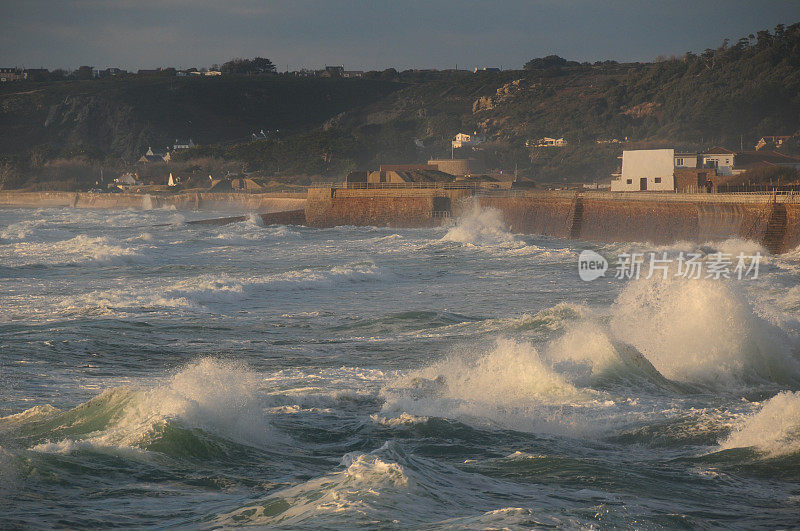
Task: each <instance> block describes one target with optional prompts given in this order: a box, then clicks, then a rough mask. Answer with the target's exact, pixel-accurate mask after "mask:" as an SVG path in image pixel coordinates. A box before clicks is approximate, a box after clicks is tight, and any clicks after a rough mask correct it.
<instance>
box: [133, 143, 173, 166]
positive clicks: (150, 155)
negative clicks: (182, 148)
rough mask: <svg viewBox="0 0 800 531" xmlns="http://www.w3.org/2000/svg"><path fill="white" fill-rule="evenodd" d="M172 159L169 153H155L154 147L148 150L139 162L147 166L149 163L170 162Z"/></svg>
mask: <svg viewBox="0 0 800 531" xmlns="http://www.w3.org/2000/svg"><path fill="white" fill-rule="evenodd" d="M171 158H172V157H171V156H170V154H169V151H166V152H164V153H156V152H154V151H153V148H152V147H148V148H147V153H145V154H144V155H142V156H141V158H140V159H139V162H141V163H142V164H147V163H149V162H169V161H170V159H171Z"/></svg>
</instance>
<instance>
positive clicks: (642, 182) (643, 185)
mask: <svg viewBox="0 0 800 531" xmlns="http://www.w3.org/2000/svg"><path fill="white" fill-rule="evenodd" d="M639 190H647V177H642V178H641V179H639Z"/></svg>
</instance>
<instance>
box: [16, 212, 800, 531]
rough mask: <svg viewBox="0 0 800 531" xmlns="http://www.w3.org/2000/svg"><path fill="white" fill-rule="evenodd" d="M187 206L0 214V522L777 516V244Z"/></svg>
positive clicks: (789, 405)
mask: <svg viewBox="0 0 800 531" xmlns="http://www.w3.org/2000/svg"><path fill="white" fill-rule="evenodd" d="M204 217H206V218H207V217H213V215H209V214H208V213H205V214H202V213H182V212H175V211H166V210H150V211H118V212H111V211H89V210H74V209H41V210H34V209H28V210H23V209H2V210H0V527H2V528H18V527H19V528H29V527H34V528H44V527H70V528H87V527H100V528H106V527H111V526H124V527H151V526H155V527H192V528H198V527H199V528H215V527H236V526H262V527H286V528H297V527H308V528H312V527H313V528H327V529H340V528H352V527H357V526H368V527H390V528H391V527H397V528H426V529H431V528H433V529H439V528H457V529H463V528H474V529H484V528H510V529H516V528H540V527H563V528H606V527H615V526H617V527H624V528H639V529H658V528H675V527H686V528H697V527H699V528H718V527H732V528H754V527H766V528H789V527H796V526H798V525H800V282H798V281H799V280H800V250H798V251H792V252H789V253H787V254H784V255H781V256H777V257H775V256H770V255H769V254H768V253H766V251H765V250H763V249H761V248H760V247H759V246H758V244H756V243H753V242H748V241H741V240H728V241H723V242H716V243H707V244H704V245H696V244H690V243H677V244H674V245H671V246H668V247H663V246H662V247H658V246H653V245H650V244H648V243H647V242H639V243H625V244H621V243H620V244H593V243H586V242H576V241H566V240H558V239H552V238H543V237H537V236H529V235H518V234H513V233H511V232H509V231H508V230H506V228H505V226H504V224H503V220H502V216H501V215H500V214H499V213H498V212H496V211H492V210H477V209H475V210H473V211H472V212H471V213H469V214H468V215H466V216H465V217H464V218H462V219H458V220H453V221H452V222H450V223H448V224H446V225H444V226H442V227H438V228H426V229H396V228H370V227H337V228H331V229H311V228H303V227H291V226H262V225H260V224H259V223H258V221H259V220H260V218H258V217H253V218H252V220H250V221H247V222H243V223H237V224H232V225H227V226H219V227H218V226H204V225H186V224H185V222H186V221H188V220H195V219H201V218H204ZM586 249H591V250H594V251H596V252H597V253H598V254H600V255H602V256H605V257H613V256H616V255H619V254H620V253H630V252H632V251H634V250H636V249H639V250H642V251H650V250H656V251H659V252H661V251H664V252H669V253H672V254H675V253H678V252H682V251H686V252H690V251H698V252H700V253H702V255H703V256H704V257H706V258H704V260H705V259H707V257H708V256H711V255H712V254H713V253H717V252H724V253H728V254H731V255H735V254H738V253H740V252H744V253H746V254H748V255H751V254H754V253H758V252H760V253H762V254H765V255H766V256H764V257H763V259H762V260H761V263H760V270H759V274H758V277H757V278H745V279H737V278H734V277H733V276H732V278H724V277H721V278H706V277H705V276H702V277H701V278H699V279H687V278H682V277H680V276H678V275H675V274H670V275H667V277H666V278H664V277H663V276H661V275H655V276H652V277H651V278H645V277H644V276H642V277H640V278H638V279H637V278H621V279H620V278H615V276H614V274H613V266H611V269H610V270H609V271H608V272H607V273H606V275H605V276H603V277H601V278H598V279H596V280H593V281H588V282H587V281H583V280H581V279H580V278H579V276H578V269H577V261H578V255H579V254H580V253H581V251H583V250H586Z"/></svg>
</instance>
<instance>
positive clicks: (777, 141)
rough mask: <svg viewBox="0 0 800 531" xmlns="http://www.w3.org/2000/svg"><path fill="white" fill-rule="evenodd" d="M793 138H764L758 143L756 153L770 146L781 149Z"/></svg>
mask: <svg viewBox="0 0 800 531" xmlns="http://www.w3.org/2000/svg"><path fill="white" fill-rule="evenodd" d="M790 138H792V137H791V136H762V137H761V138H760V139H759V140H758V142H757V143H756V151H758V150H760V149H763V148H765V147H767V146H769V145H772V146H773V147H776V148H779V147H781V146H782V145H783V143H784V142H786V141H787V140H789V139H790Z"/></svg>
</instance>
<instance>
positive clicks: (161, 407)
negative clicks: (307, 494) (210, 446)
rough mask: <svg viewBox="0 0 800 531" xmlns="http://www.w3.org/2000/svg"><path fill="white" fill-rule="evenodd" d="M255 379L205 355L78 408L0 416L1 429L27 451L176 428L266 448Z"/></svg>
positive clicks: (142, 439) (106, 445) (121, 440)
mask: <svg viewBox="0 0 800 531" xmlns="http://www.w3.org/2000/svg"><path fill="white" fill-rule="evenodd" d="M260 382H261V379H260V377H259V376H258V375H257V374H256V373H253V372H251V371H249V370H248V369H246V368H244V367H242V366H241V365H238V364H234V363H230V362H223V361H219V360H215V359H211V358H205V359H202V360H199V361H197V362H195V363H192V364H190V365H188V366H187V367H186V368H184V369H182V370H181V371H179V372H177V373H175V375H173V376H172V377H170V378H169V379H167V380H166V381H164V382H163V383H160V384H157V385H155V386H154V387H152V388H150V389H137V388H133V387H118V388H114V389H110V390H108V391H105V392H104V393H102V394H101V395H99V396H97V397H96V398H94V399H92V400H91V401H89V402H87V403H86V404H82V405H80V406H78V407H77V408H75V409H72V410H69V411H66V412H61V411H59V410H56V409H54V408H52V407H51V408H49V409H46V410H43V409H41V408H39V409H35V410H29V411H26V412H24V413H22V414H18V415H15V416H11V417H6V418H2V419H0V432H3V433H5V435H6V436H7V437H12V438H14V437H15V436H16V437H19V436H23V434H24V437H25V438H26V439H30V440H31V444H32V449H34V450H37V451H42V452H71V451H74V450H78V449H92V448H95V449H115V450H117V451H123V452H125V453H126V455H130V452H129V450H136V449H142V450H149V449H153V448H162V447H164V443H163V442H162V439H163V437H164V436H165V434H169V433H170V432H172V431H174V429H176V428H177V429H200V430H202V431H203V432H206V433H210V434H213V435H215V436H217V437H220V438H222V439H224V440H229V441H233V442H236V443H240V444H248V445H255V446H264V445H266V444H268V443H270V442H272V441H274V440H275V439H276V436H275V434H274V432H273V430H272V428H271V427H270V426H269V421H268V419H267V417H266V416H265V412H264V410H265V404H262V402H261V400H260V396H261V393H260V387H259V386H260Z"/></svg>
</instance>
